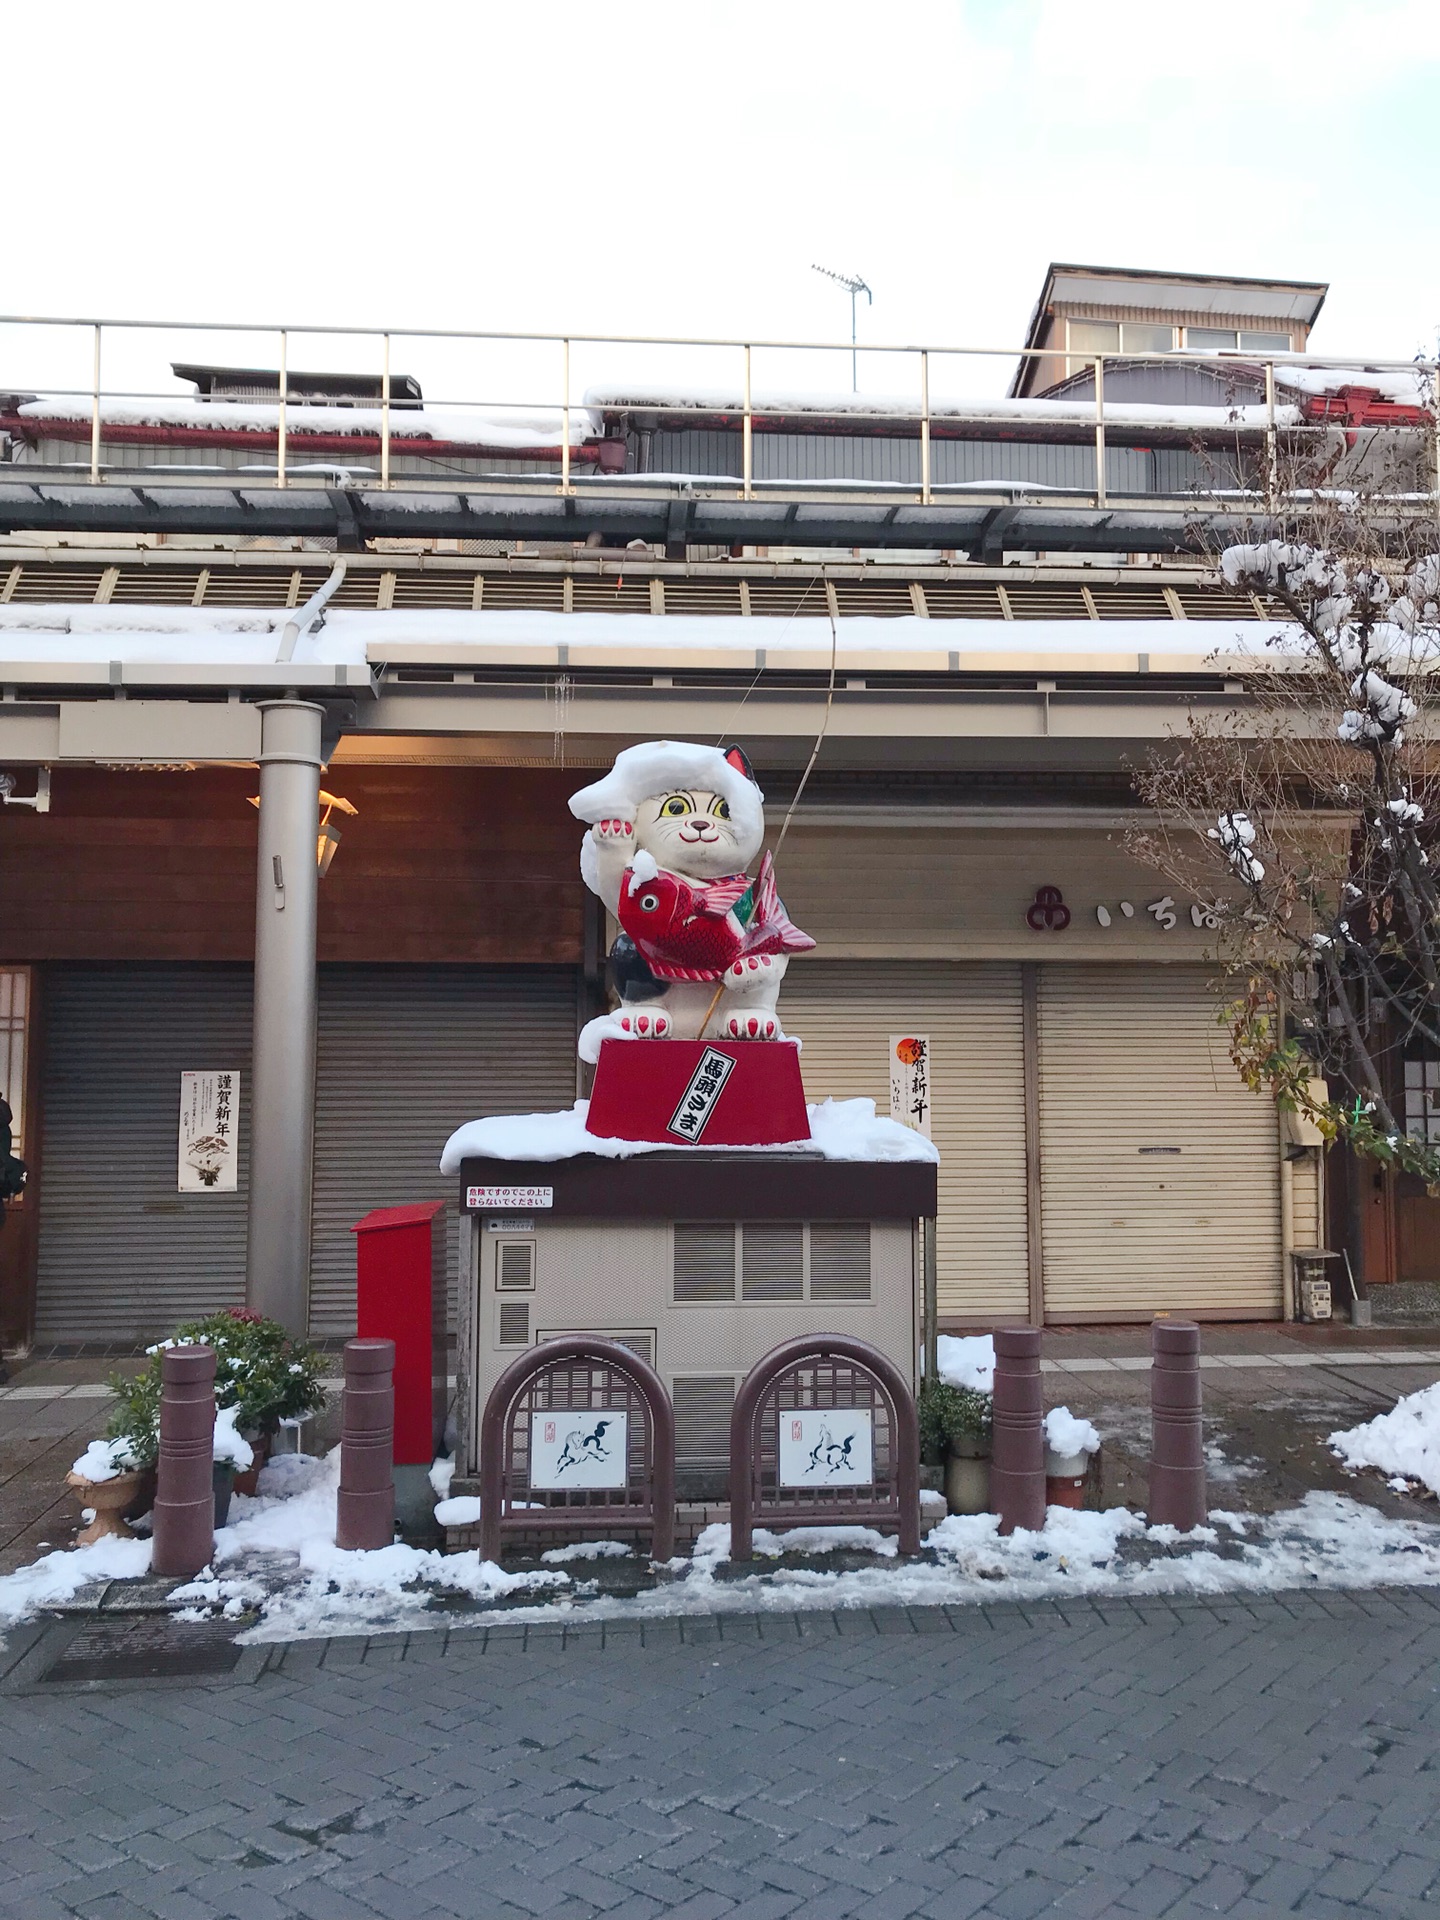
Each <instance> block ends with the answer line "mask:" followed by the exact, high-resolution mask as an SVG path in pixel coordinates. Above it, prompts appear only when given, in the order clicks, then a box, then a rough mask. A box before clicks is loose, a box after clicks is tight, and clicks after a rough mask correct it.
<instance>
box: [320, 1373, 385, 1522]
mask: <svg viewBox="0 0 1440 1920" xmlns="http://www.w3.org/2000/svg"><path fill="white" fill-rule="evenodd" d="M394 1373H395V1342H394V1341H393V1340H347V1341H346V1342H345V1400H344V1407H343V1411H342V1413H341V1416H340V1494H339V1498H338V1500H337V1502H336V1507H335V1544H336V1546H337V1547H359V1548H366V1549H368V1548H373V1547H388V1546H390V1545H392V1544H393V1542H394V1539H395V1381H394Z"/></svg>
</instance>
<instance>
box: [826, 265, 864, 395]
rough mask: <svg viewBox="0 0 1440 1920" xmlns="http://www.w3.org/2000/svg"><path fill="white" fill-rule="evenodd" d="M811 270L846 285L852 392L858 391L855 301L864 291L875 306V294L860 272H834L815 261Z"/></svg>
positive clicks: (838, 284) (836, 282) (841, 285)
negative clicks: (848, 300)
mask: <svg viewBox="0 0 1440 1920" xmlns="http://www.w3.org/2000/svg"><path fill="white" fill-rule="evenodd" d="M810 270H811V272H812V273H823V274H824V276H825V278H826V279H827V280H833V281H834V282H835V284H836V286H838V287H844V289H845V291H846V292H847V293H848V294H849V296H850V391H851V392H852V393H858V392H859V391H860V384H859V381H858V379H857V377H856V354H855V302H856V297H857V295H859V294H862V293H863V294H864V296H865V303H866V305H867V306H872V307H873V306H874V304H875V296H874V294H873V293H872V292H871V291H870V289H869V287H867V286H866V284H865V282H864V281H863V280H862V279H861V278H860V276H859V274H858V273H834V272H832V271H831V269H830V268H829V267H820V266H816V265H815V263H814V262H813V261H812V262H811V267H810Z"/></svg>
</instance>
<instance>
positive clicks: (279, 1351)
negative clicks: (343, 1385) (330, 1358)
mask: <svg viewBox="0 0 1440 1920" xmlns="http://www.w3.org/2000/svg"><path fill="white" fill-rule="evenodd" d="M191 1345H203V1346H208V1347H211V1348H213V1349H214V1353H215V1405H216V1407H217V1409H220V1410H224V1409H227V1408H233V1409H234V1418H233V1421H232V1422H231V1426H232V1428H234V1429H238V1430H239V1431H240V1432H244V1433H251V1434H257V1435H263V1434H271V1433H274V1432H275V1431H276V1429H277V1428H278V1427H279V1425H280V1422H281V1421H282V1420H294V1419H297V1418H299V1416H300V1415H301V1414H306V1413H315V1412H318V1411H319V1409H320V1408H321V1407H323V1406H324V1404H325V1389H324V1388H323V1387H322V1386H321V1384H320V1361H319V1358H318V1356H317V1355H316V1354H315V1352H314V1351H313V1350H312V1349H311V1348H310V1347H308V1346H305V1345H303V1344H302V1343H300V1342H298V1341H295V1340H292V1339H291V1338H290V1335H289V1334H288V1333H287V1332H286V1331H285V1329H284V1327H282V1326H281V1325H280V1323H279V1321H278V1320H267V1319H266V1318H265V1317H264V1316H263V1315H261V1314H258V1313H252V1312H250V1311H249V1310H248V1309H247V1308H244V1307H230V1308H227V1309H226V1310H225V1311H224V1312H222V1313H212V1314H207V1315H206V1317H205V1318H204V1319H203V1320H190V1321H187V1322H186V1323H185V1324H184V1325H183V1326H180V1327H177V1328H176V1330H175V1332H174V1333H173V1334H172V1336H171V1337H170V1339H168V1340H162V1341H160V1342H158V1343H157V1344H156V1345H155V1346H153V1347H151V1348H150V1349H149V1350H148V1351H149V1365H148V1366H147V1367H145V1368H144V1369H143V1370H142V1371H141V1372H140V1373H139V1374H137V1375H135V1377H134V1378H133V1379H131V1378H129V1377H128V1376H126V1375H124V1374H118V1373H117V1374H113V1375H112V1376H111V1378H110V1383H109V1384H110V1390H111V1392H112V1393H113V1394H114V1395H115V1401H116V1404H115V1410H114V1412H113V1413H112V1415H111V1417H110V1422H109V1425H108V1426H107V1427H106V1429H105V1432H106V1435H107V1437H108V1438H109V1439H112V1440H121V1441H124V1442H125V1443H126V1444H127V1445H128V1447H129V1449H130V1451H131V1453H132V1454H133V1456H134V1458H135V1460H136V1462H137V1463H138V1464H139V1465H142V1466H152V1465H153V1464H154V1462H155V1458H156V1455H157V1453H158V1452H159V1447H160V1385H161V1367H162V1364H163V1362H162V1355H163V1354H164V1352H165V1349H166V1348H167V1347H173V1346H191ZM242 1444H243V1443H242ZM218 1457H219V1456H218V1455H217V1458H218ZM242 1464H244V1465H248V1464H249V1463H248V1462H243V1463H242Z"/></svg>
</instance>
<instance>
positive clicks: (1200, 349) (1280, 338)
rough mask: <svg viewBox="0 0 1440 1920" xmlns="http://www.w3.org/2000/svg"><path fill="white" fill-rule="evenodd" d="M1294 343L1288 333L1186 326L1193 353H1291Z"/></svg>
mask: <svg viewBox="0 0 1440 1920" xmlns="http://www.w3.org/2000/svg"><path fill="white" fill-rule="evenodd" d="M1293 344H1294V342H1293V339H1292V336H1291V335H1290V334H1288V333H1266V332H1260V331H1256V330H1254V329H1242V330H1240V331H1239V332H1237V331H1236V329H1235V328H1234V327H1186V329H1185V345H1186V346H1187V347H1188V348H1189V349H1190V351H1191V352H1192V353H1236V352H1239V353H1289V351H1290V349H1291V346H1292V345H1293Z"/></svg>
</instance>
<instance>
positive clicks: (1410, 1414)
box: [1330, 1381, 1440, 1494]
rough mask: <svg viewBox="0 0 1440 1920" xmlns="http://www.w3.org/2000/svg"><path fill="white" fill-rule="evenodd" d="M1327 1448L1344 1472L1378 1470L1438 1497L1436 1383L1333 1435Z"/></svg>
mask: <svg viewBox="0 0 1440 1920" xmlns="http://www.w3.org/2000/svg"><path fill="white" fill-rule="evenodd" d="M1330 1446H1331V1448H1332V1450H1333V1451H1334V1452H1335V1453H1337V1454H1338V1455H1339V1457H1340V1458H1341V1459H1342V1460H1343V1461H1344V1462H1345V1464H1346V1466H1348V1467H1378V1468H1379V1470H1380V1472H1381V1473H1386V1474H1390V1475H1392V1476H1396V1477H1400V1478H1403V1479H1405V1480H1407V1481H1413V1480H1418V1481H1419V1482H1420V1484H1421V1485H1422V1486H1425V1487H1428V1488H1429V1489H1430V1491H1431V1493H1434V1494H1440V1381H1437V1382H1436V1383H1435V1385H1434V1386H1433V1387H1424V1388H1422V1389H1421V1391H1420V1392H1419V1393H1407V1394H1406V1395H1405V1397H1404V1399H1403V1400H1400V1401H1398V1402H1397V1403H1396V1405H1395V1406H1394V1407H1392V1408H1391V1410H1390V1412H1389V1413H1381V1414H1377V1415H1376V1417H1375V1418H1374V1419H1373V1420H1367V1421H1366V1422H1365V1424H1364V1425H1363V1426H1359V1427H1348V1428H1346V1429H1345V1430H1344V1431H1343V1432H1339V1433H1332V1434H1331V1435H1330Z"/></svg>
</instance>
